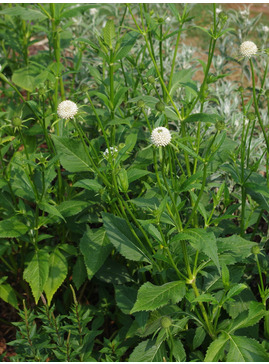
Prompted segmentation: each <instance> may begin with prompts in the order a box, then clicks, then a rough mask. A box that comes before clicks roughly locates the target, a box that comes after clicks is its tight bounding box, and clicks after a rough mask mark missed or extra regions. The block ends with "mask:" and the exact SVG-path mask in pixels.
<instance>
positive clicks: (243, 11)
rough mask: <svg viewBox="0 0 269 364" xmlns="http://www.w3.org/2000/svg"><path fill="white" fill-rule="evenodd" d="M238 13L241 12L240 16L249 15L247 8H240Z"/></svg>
mask: <svg viewBox="0 0 269 364" xmlns="http://www.w3.org/2000/svg"><path fill="white" fill-rule="evenodd" d="M240 14H241V15H242V16H249V9H245V10H241V11H240Z"/></svg>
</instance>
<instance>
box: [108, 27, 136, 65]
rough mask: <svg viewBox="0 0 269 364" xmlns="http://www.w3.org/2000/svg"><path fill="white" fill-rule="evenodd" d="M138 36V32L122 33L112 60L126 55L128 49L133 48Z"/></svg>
mask: <svg viewBox="0 0 269 364" xmlns="http://www.w3.org/2000/svg"><path fill="white" fill-rule="evenodd" d="M138 36H139V34H138V33H137V32H133V31H132V32H129V33H127V34H126V35H124V37H123V39H122V41H121V45H120V49H119V50H118V51H117V53H116V55H115V57H114V62H115V61H118V60H121V59H122V58H124V57H126V56H127V55H128V53H129V52H130V50H131V49H132V48H133V46H134V44H135V42H136V40H137V37H138Z"/></svg>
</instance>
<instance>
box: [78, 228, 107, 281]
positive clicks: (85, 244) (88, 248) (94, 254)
mask: <svg viewBox="0 0 269 364" xmlns="http://www.w3.org/2000/svg"><path fill="white" fill-rule="evenodd" d="M79 246H80V251H81V253H82V254H83V257H84V262H85V266H86V270H87V274H88V278H89V279H92V277H93V276H94V275H95V273H96V272H97V271H98V270H99V269H100V268H101V267H102V265H103V264H104V262H105V260H106V259H107V257H108V255H109V254H110V252H111V250H112V248H113V246H112V244H110V243H109V242H108V239H107V238H106V232H105V230H103V229H98V230H97V231H95V232H93V231H92V230H90V229H89V228H87V231H86V232H85V233H84V235H83V237H82V238H81V239H80V244H79Z"/></svg>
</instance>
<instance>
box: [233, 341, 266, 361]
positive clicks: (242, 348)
mask: <svg viewBox="0 0 269 364" xmlns="http://www.w3.org/2000/svg"><path fill="white" fill-rule="evenodd" d="M227 361H229V362H268V361H269V355H268V353H267V352H266V351H265V349H264V347H263V346H262V345H261V344H259V343H258V342H257V341H256V340H254V339H250V338H247V337H244V336H234V335H231V336H230V348H229V352H228V355H227Z"/></svg>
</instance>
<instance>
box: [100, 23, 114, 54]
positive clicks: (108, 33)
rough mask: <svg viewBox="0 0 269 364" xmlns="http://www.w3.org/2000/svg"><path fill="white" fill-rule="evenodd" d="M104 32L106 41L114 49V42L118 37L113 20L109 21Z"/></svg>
mask: <svg viewBox="0 0 269 364" xmlns="http://www.w3.org/2000/svg"><path fill="white" fill-rule="evenodd" d="M103 31H104V41H105V43H106V44H107V45H108V46H109V48H111V49H112V41H113V39H114V38H115V36H116V32H115V25H114V21H113V20H108V21H107V22H106V25H105V27H104V29H103Z"/></svg>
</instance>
